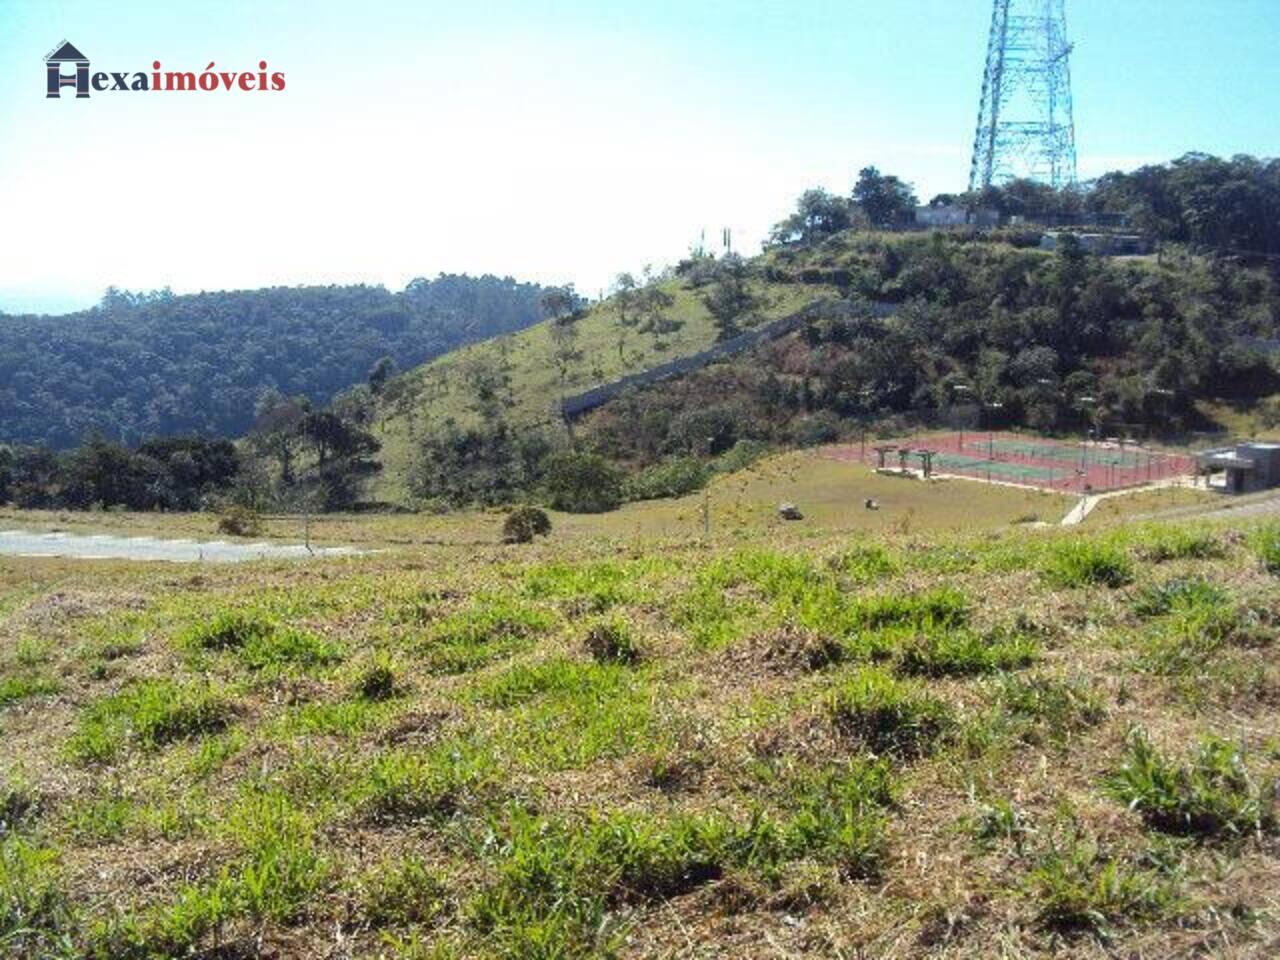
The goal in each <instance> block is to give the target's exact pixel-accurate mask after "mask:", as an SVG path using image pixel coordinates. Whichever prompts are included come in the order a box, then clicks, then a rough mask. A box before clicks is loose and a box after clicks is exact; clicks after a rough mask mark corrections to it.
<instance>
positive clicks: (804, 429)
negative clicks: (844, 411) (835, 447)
mask: <svg viewBox="0 0 1280 960" xmlns="http://www.w3.org/2000/svg"><path fill="white" fill-rule="evenodd" d="M791 439H792V441H793V442H794V443H795V444H796V445H797V446H801V447H816V446H820V445H822V444H824V443H835V442H836V441H837V440H839V439H840V418H839V417H838V416H836V415H835V414H834V413H831V412H830V411H828V410H820V411H818V412H817V413H813V414H810V415H808V416H804V417H800V418H799V419H797V420H796V421H795V423H794V424H793V425H792V427H791Z"/></svg>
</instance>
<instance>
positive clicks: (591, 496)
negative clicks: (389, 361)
mask: <svg viewBox="0 0 1280 960" xmlns="http://www.w3.org/2000/svg"><path fill="white" fill-rule="evenodd" d="M545 466H546V470H545V473H544V478H543V484H544V486H545V488H546V491H547V497H548V498H549V500H550V503H551V506H552V508H553V509H555V510H563V511H565V512H566V513H604V512H605V511H608V510H614V509H616V508H617V507H618V505H619V504H620V503H622V477H621V475H620V474H619V473H618V471H617V469H616V468H614V467H613V466H612V465H611V464H610V463H609V462H608V461H607V460H605V459H604V457H601V456H599V455H597V454H594V453H574V452H571V451H565V452H563V453H557V454H553V455H552V456H550V457H548V458H547V461H546V465H545Z"/></svg>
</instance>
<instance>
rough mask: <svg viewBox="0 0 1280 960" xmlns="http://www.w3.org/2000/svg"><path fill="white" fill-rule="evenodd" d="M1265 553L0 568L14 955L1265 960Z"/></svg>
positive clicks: (954, 544)
mask: <svg viewBox="0 0 1280 960" xmlns="http://www.w3.org/2000/svg"><path fill="white" fill-rule="evenodd" d="M1276 570H1280V530H1277V529H1276V528H1265V527H1258V526H1256V525H1254V524H1250V523H1245V524H1241V523H1232V524H1231V525H1229V526H1224V525H1212V524H1204V525H1187V524H1177V525H1164V526H1158V527H1151V526H1146V527H1133V526H1126V527H1123V528H1120V529H1117V530H1112V531H1107V532H1105V533H1103V534H1100V535H1097V536H1088V535H1081V534H1078V533H1071V534H1060V533H1053V534H1048V533H1045V534H1041V533H1035V532H1030V531H1026V530H1021V531H1017V530H1015V531H1006V532H1005V533H1003V534H1001V535H998V536H993V535H989V534H988V535H984V536H981V537H975V536H972V535H968V536H962V537H944V538H939V537H937V536H935V535H921V534H919V533H912V534H910V535H907V536H904V535H903V534H901V533H897V534H890V535H887V536H884V537H877V536H875V535H874V534H870V535H868V534H864V535H861V536H859V537H857V538H856V539H855V540H851V539H850V537H849V535H848V533H847V532H839V533H834V532H830V531H822V530H817V529H813V528H806V529H803V530H797V529H795V528H791V529H780V530H778V531H776V532H775V533H773V534H772V535H770V536H769V538H768V545H767V546H762V545H760V543H758V542H755V543H742V542H741V541H738V540H737V539H736V538H735V537H733V536H732V535H730V534H729V533H727V532H722V533H719V534H718V535H714V536H713V540H712V542H711V543H709V544H698V543H696V542H694V541H692V540H691V539H690V538H689V537H687V536H685V537H681V538H679V539H674V540H671V541H667V542H663V543H657V544H655V543H653V542H652V541H650V542H648V543H647V544H646V543H644V542H641V541H637V542H634V543H628V544H627V545H626V547H625V548H623V549H619V547H618V545H617V541H616V540H612V539H609V540H602V539H597V540H594V541H590V540H583V539H581V538H574V539H572V540H568V541H560V540H559V539H558V531H555V532H553V534H552V537H551V539H550V540H549V541H547V542H544V543H539V544H537V545H534V546H530V547H519V548H511V547H505V548H504V547H501V546H498V545H496V544H494V543H492V542H490V543H488V544H483V543H471V544H467V545H463V546H458V547H453V548H437V549H433V550H424V549H422V548H421V547H416V546H415V547H414V548H412V549H402V550H390V551H383V552H379V553H377V554H374V555H367V556H363V557H353V558H346V559H340V560H328V561H318V562H316V563H314V564H294V565H283V564H266V565H263V564H252V565H247V566H244V567H226V566H219V565H214V566H206V567H202V568H200V571H199V574H200V575H199V576H194V575H192V574H193V573H194V568H191V570H190V571H189V572H187V573H181V572H179V573H177V574H175V573H174V571H173V570H171V569H168V568H166V569H165V570H155V569H152V568H148V567H146V566H145V565H130V564H124V563H95V564H85V565H81V566H78V567H77V566H75V565H73V564H68V563H65V562H57V561H50V560H43V561H41V560H28V561H23V562H22V563H21V564H12V563H0V733H2V734H3V737H4V744H5V748H4V751H3V762H2V763H0V810H3V813H4V830H3V832H2V833H0V943H3V944H4V946H5V956H7V957H13V958H15V960H28V958H29V960H35V958H48V957H111V958H120V957H180V956H181V957H185V956H220V957H248V956H271V957H280V958H302V957H315V956H325V955H331V954H332V953H333V951H334V943H335V941H336V940H338V939H339V938H340V940H341V944H342V946H341V950H340V952H341V953H342V954H343V955H346V956H361V957H373V956H382V955H386V956H399V957H405V958H408V957H426V956H431V957H437V958H441V960H445V958H453V960H462V958H475V957H495V958H496V957H503V958H512V960H514V958H529V957H557V958H564V960H570V958H582V960H587V958H607V957H627V958H637V960H639V958H650V957H652V958H655V960H656V958H670V957H675V956H680V957H707V958H710V957H729V956H733V957H738V956H742V957H749V956H760V955H777V956H787V957H801V956H803V957H823V958H827V957H830V958H836V957H852V956H858V955H863V956H877V957H879V956H884V957H914V956H937V955H940V954H945V955H946V956H948V957H954V958H958V960H969V958H972V960H977V958H986V957H990V956H991V955H992V945H993V944H999V945H1000V949H1001V950H1002V951H1003V953H1004V954H1005V955H1009V956H1018V957H1076V958H1086V957H1101V956H1125V957H1139V956H1144V957H1173V956H1192V955H1195V956H1223V957H1248V956H1266V955H1271V954H1273V953H1274V950H1273V949H1271V948H1272V947H1274V945H1275V943H1276V942H1277V937H1280V913H1278V911H1277V904H1276V901H1275V891H1276V890H1277V888H1278V886H1280V846H1277V838H1278V837H1280V832H1278V829H1277V828H1278V821H1277V815H1278V811H1277V808H1276V803H1275V789H1274V784H1275V783H1276V778H1277V776H1278V775H1280V744H1278V743H1277V739H1276V731H1277V729H1280V727H1278V724H1280V668H1278V666H1277V661H1276V658H1275V648H1276V646H1275V645H1276V643H1277V641H1278V634H1280V625H1278V623H1277V618H1276V610H1277V609H1278V608H1280V606H1278V605H1280V588H1278V587H1277V579H1276V574H1275V573H1274V572H1273V571H1276ZM766 943H767V944H769V954H761V951H760V946H761V945H762V944H766Z"/></svg>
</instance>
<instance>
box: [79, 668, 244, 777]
mask: <svg viewBox="0 0 1280 960" xmlns="http://www.w3.org/2000/svg"><path fill="white" fill-rule="evenodd" d="M232 713H233V710H232V705H231V703H230V701H228V700H227V699H226V697H224V696H223V695H222V694H221V693H219V692H217V691H216V690H214V689H213V688H212V687H210V686H208V685H207V684H199V683H187V684H178V683H175V682H173V681H171V680H142V681H138V682H135V683H134V684H132V685H131V686H129V687H127V688H125V689H124V690H122V691H121V692H120V693H117V694H114V695H112V696H109V697H106V698H104V699H102V700H99V701H97V702H96V703H93V704H91V705H90V706H89V707H88V708H87V709H86V710H84V711H83V712H82V714H81V717H80V722H79V724H78V726H77V729H76V731H75V733H73V734H72V735H71V737H70V738H69V739H68V741H67V752H68V754H69V755H70V756H71V758H72V759H74V760H77V761H80V762H88V761H108V760H111V759H113V758H114V757H115V756H116V755H117V754H118V753H119V752H120V751H121V750H122V749H123V748H124V747H125V746H126V744H128V743H130V742H136V743H138V744H139V745H141V746H144V747H149V748H155V747H160V746H163V745H165V744H168V743H172V742H173V741H175V740H184V739H188V738H193V737H198V736H202V735H204V734H207V733H217V732H218V731H220V730H222V729H223V728H224V727H226V725H227V724H228V723H229V722H230V720H231V716H232Z"/></svg>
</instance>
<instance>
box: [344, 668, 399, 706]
mask: <svg viewBox="0 0 1280 960" xmlns="http://www.w3.org/2000/svg"><path fill="white" fill-rule="evenodd" d="M354 692H355V695H356V696H357V697H359V698H360V699H361V700H370V701H379V700H389V699H391V698H392V697H394V696H395V694H396V674H395V669H394V668H393V667H392V665H391V663H390V661H387V660H383V659H379V660H377V661H376V662H374V663H371V664H369V665H368V666H367V667H365V668H364V669H363V670H361V671H360V674H359V676H357V677H356V682H355V691H354Z"/></svg>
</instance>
